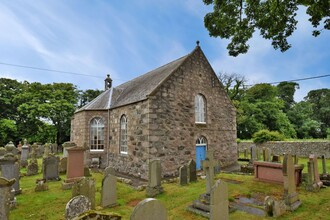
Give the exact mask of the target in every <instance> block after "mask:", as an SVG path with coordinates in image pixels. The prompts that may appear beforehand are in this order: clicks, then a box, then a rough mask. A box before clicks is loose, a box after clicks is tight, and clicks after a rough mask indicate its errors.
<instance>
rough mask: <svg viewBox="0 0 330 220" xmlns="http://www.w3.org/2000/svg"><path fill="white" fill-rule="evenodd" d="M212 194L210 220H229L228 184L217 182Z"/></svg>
mask: <svg viewBox="0 0 330 220" xmlns="http://www.w3.org/2000/svg"><path fill="white" fill-rule="evenodd" d="M210 194H211V195H210V196H211V200H210V220H228V219H229V202H228V187H227V183H226V182H224V181H220V180H217V181H216V183H215V184H214V186H213V187H212V189H211V192H210Z"/></svg>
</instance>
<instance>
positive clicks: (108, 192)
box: [101, 174, 117, 207]
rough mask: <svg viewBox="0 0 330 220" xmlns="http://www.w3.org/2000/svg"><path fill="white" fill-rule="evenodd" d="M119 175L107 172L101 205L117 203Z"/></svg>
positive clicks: (114, 204) (103, 183) (108, 205)
mask: <svg viewBox="0 0 330 220" xmlns="http://www.w3.org/2000/svg"><path fill="white" fill-rule="evenodd" d="M116 184H117V177H116V176H114V175H112V174H107V175H106V176H105V177H104V178H103V180H102V190H101V206H102V207H113V206H116V205H117V187H116Z"/></svg>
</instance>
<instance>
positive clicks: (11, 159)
mask: <svg viewBox="0 0 330 220" xmlns="http://www.w3.org/2000/svg"><path fill="white" fill-rule="evenodd" d="M7 152H9V153H6V154H5V155H4V157H3V158H1V159H0V166H1V176H2V177H4V178H6V179H13V178H14V179H15V180H16V181H15V183H14V184H13V189H14V190H15V195H17V194H20V193H21V192H22V190H21V188H20V185H19V178H20V174H19V164H18V162H17V161H18V159H17V157H16V156H14V155H13V153H10V152H11V151H8V150H7Z"/></svg>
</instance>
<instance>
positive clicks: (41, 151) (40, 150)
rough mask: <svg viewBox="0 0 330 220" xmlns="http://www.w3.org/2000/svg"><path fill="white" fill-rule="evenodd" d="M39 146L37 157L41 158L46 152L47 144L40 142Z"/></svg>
mask: <svg viewBox="0 0 330 220" xmlns="http://www.w3.org/2000/svg"><path fill="white" fill-rule="evenodd" d="M37 146H38V147H37V149H36V153H37V158H41V157H43V155H44V153H45V146H44V145H41V144H38V145H37Z"/></svg>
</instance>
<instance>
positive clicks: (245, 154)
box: [244, 148, 249, 159]
mask: <svg viewBox="0 0 330 220" xmlns="http://www.w3.org/2000/svg"><path fill="white" fill-rule="evenodd" d="M248 154H249V151H248V149H247V148H244V158H245V159H247V158H248Z"/></svg>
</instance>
